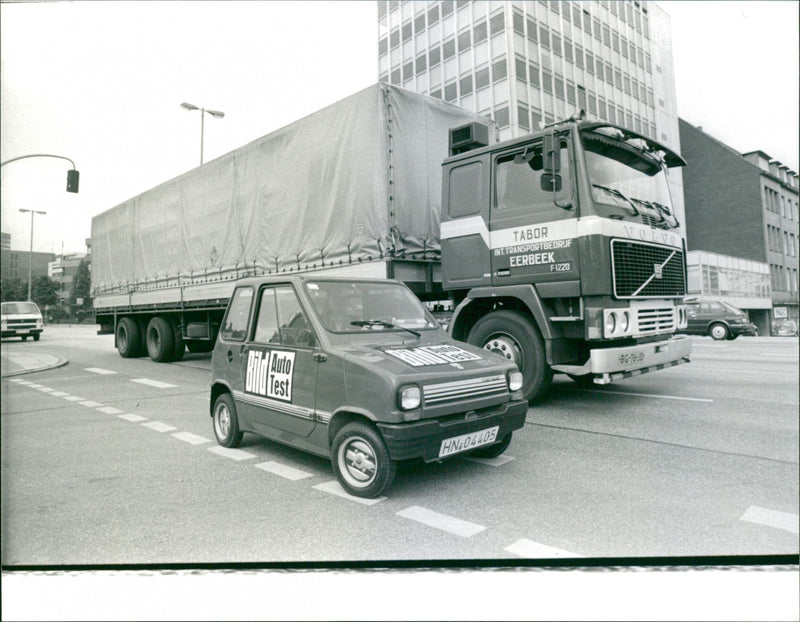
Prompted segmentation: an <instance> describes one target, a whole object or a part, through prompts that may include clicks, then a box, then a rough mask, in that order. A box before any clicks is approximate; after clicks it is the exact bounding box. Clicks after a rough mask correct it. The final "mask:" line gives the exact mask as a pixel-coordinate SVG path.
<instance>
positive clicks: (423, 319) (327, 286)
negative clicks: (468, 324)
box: [306, 281, 438, 333]
mask: <svg viewBox="0 0 800 622" xmlns="http://www.w3.org/2000/svg"><path fill="white" fill-rule="evenodd" d="M306 291H307V292H308V295H309V296H310V298H311V301H312V304H313V305H314V311H315V312H316V314H317V316H318V317H319V320H320V322H322V325H323V326H324V327H325V328H326V330H329V331H331V332H334V333H362V332H365V331H391V330H408V329H412V330H414V329H416V330H419V329H432V328H436V327H437V326H438V324H437V323H436V320H434V319H433V317H432V316H431V314H430V313H429V312H428V310H427V309H426V308H425V307H424V306H423V305H422V303H421V302H420V301H419V300H418V299H417V297H416V296H414V294H413V293H412V292H411V290H409V289H408V288H407V287H405V286H403V285H400V284H397V283H388V282H386V283H382V282H377V281H357V282H356V281H353V282H344V281H314V282H309V283H306Z"/></svg>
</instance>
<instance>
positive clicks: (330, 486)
mask: <svg viewBox="0 0 800 622" xmlns="http://www.w3.org/2000/svg"><path fill="white" fill-rule="evenodd" d="M312 488H316V489H317V490H321V491H322V492H327V493H329V494H331V495H336V496H337V497H341V498H342V499H347V500H348V501H355V502H356V503H360V504H361V505H375V504H376V503H380V502H381V501H385V500H386V497H375V498H374V499H364V498H363V497H356V496H355V495H351V494H350V493H348V492H347V491H346V490H345V489H344V488H342V485H341V484H340V483H339V482H337V481H336V480H333V481H332V482H326V483H325V484H317V485H316V486H312Z"/></svg>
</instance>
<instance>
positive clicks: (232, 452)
mask: <svg viewBox="0 0 800 622" xmlns="http://www.w3.org/2000/svg"><path fill="white" fill-rule="evenodd" d="M208 451H210V452H211V453H214V454H218V455H220V456H223V457H225V458H230V459H231V460H236V461H237V462H238V461H241V460H250V458H255V455H253V454H251V453H248V452H246V451H242V450H241V449H231V448H230V447H221V446H219V445H217V446H215V447H209V448H208Z"/></svg>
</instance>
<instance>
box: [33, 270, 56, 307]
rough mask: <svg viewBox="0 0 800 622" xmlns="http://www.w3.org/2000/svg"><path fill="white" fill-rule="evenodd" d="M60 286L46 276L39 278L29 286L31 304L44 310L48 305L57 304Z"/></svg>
mask: <svg viewBox="0 0 800 622" xmlns="http://www.w3.org/2000/svg"><path fill="white" fill-rule="evenodd" d="M60 289H61V286H60V285H59V284H58V283H56V282H55V281H54V280H53V279H51V278H50V277H48V276H40V277H38V278H37V279H34V281H33V283H32V284H31V290H32V291H31V298H33V302H35V303H36V304H37V305H39V308H40V309H42V310H44V308H45V307H46V306H48V305H51V306H52V305H55V304H56V303H58V292H59V290H60Z"/></svg>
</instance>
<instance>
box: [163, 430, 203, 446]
mask: <svg viewBox="0 0 800 622" xmlns="http://www.w3.org/2000/svg"><path fill="white" fill-rule="evenodd" d="M172 436H174V437H175V438H177V439H178V440H179V441H184V442H186V443H190V444H191V445H202V444H203V443H210V442H211V439H209V438H206V437H205V436H199V435H197V434H192V433H191V432H176V433H175V434H173V435H172Z"/></svg>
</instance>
